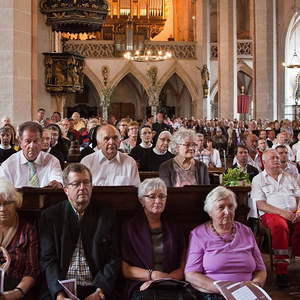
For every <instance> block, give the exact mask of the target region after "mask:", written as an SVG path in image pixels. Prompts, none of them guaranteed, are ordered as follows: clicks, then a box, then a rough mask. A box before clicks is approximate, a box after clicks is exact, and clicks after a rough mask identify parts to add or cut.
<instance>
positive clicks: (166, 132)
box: [158, 130, 172, 138]
mask: <svg viewBox="0 0 300 300" xmlns="http://www.w3.org/2000/svg"><path fill="white" fill-rule="evenodd" d="M163 134H168V135H169V137H170V138H171V137H172V134H171V132H170V131H167V130H164V131H162V132H161V133H160V134H159V135H158V138H160V137H161V136H162V135H163Z"/></svg>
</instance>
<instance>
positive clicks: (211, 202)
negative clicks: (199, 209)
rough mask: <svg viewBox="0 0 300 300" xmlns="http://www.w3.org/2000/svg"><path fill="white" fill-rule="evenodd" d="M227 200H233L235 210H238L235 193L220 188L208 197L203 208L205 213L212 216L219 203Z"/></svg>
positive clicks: (222, 187) (211, 192) (215, 189)
mask: <svg viewBox="0 0 300 300" xmlns="http://www.w3.org/2000/svg"><path fill="white" fill-rule="evenodd" d="M225 198H229V199H231V201H232V204H233V205H234V209H236V208H237V202H236V197H235V193H234V192H233V191H231V190H229V189H227V188H225V187H224V186H218V187H216V188H214V189H213V190H212V191H210V193H209V194H208V195H207V196H206V199H205V202H204V208H203V209H204V211H205V212H207V213H208V214H209V215H210V213H211V212H212V210H213V209H214V206H215V205H216V204H217V202H218V201H220V200H222V199H225Z"/></svg>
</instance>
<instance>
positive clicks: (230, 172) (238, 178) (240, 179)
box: [223, 168, 251, 186]
mask: <svg viewBox="0 0 300 300" xmlns="http://www.w3.org/2000/svg"><path fill="white" fill-rule="evenodd" d="M250 184H251V182H250V179H249V175H248V174H247V173H245V172H243V171H242V170H241V169H240V168H233V169H232V168H229V169H227V171H226V173H225V174H224V175H223V185H224V186H249V185H250Z"/></svg>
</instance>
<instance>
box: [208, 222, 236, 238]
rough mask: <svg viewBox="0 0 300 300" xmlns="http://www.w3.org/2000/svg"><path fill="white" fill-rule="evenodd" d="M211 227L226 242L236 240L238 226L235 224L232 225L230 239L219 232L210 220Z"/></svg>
mask: <svg viewBox="0 0 300 300" xmlns="http://www.w3.org/2000/svg"><path fill="white" fill-rule="evenodd" d="M210 227H211V229H212V231H213V232H214V233H215V234H216V235H217V236H218V237H219V238H220V239H221V240H222V241H223V242H224V243H231V242H232V241H233V240H234V237H235V233H236V228H235V226H234V224H233V225H232V227H231V230H230V231H231V237H230V238H229V239H224V238H223V237H222V235H221V234H219V233H218V231H217V230H216V228H215V227H214V225H213V222H210Z"/></svg>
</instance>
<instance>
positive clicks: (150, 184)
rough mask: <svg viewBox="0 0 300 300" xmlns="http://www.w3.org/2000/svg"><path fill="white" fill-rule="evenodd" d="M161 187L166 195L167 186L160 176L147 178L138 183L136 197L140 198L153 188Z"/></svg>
mask: <svg viewBox="0 0 300 300" xmlns="http://www.w3.org/2000/svg"><path fill="white" fill-rule="evenodd" d="M157 189H161V190H162V191H163V193H164V194H165V195H167V186H166V184H165V183H164V181H163V180H161V179H160V178H158V177H157V178H148V179H145V180H144V181H143V182H142V183H140V185H139V187H138V198H139V199H140V200H141V199H143V197H144V196H145V195H148V193H150V192H151V191H153V190H157Z"/></svg>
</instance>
